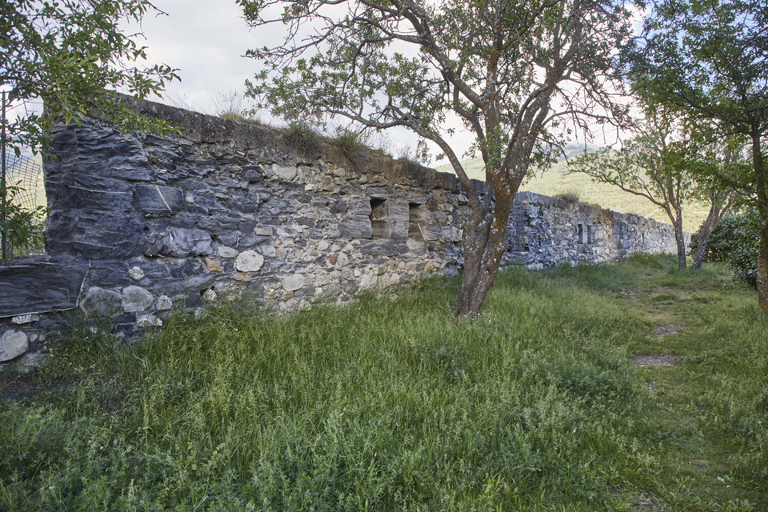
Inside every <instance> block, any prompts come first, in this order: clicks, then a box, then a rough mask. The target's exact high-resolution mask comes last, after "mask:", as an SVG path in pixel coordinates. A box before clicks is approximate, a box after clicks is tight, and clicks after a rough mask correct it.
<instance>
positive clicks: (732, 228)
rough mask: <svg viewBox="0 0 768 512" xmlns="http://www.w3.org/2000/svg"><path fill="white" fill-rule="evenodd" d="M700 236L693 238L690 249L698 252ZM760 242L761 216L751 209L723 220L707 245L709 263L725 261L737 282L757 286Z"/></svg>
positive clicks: (727, 216)
mask: <svg viewBox="0 0 768 512" xmlns="http://www.w3.org/2000/svg"><path fill="white" fill-rule="evenodd" d="M697 238H698V237H696V236H695V235H694V236H693V237H691V245H690V247H691V250H692V251H694V252H695V251H696V247H697V242H698V240H697ZM759 241H760V216H759V214H758V213H757V210H756V209H754V208H752V209H749V210H746V211H744V212H742V213H739V214H730V215H726V216H725V217H723V220H721V221H720V223H719V224H718V225H717V227H716V228H715V230H714V231H713V232H712V235H710V238H709V242H708V243H707V256H706V260H707V261H725V262H727V263H728V265H729V266H730V267H731V269H733V272H734V276H735V277H736V279H737V280H739V281H741V282H743V283H745V284H747V285H749V286H751V287H753V288H754V287H755V286H757V280H756V276H757V268H756V266H757V248H758V242H759Z"/></svg>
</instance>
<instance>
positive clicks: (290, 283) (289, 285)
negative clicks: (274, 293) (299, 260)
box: [282, 274, 304, 292]
mask: <svg viewBox="0 0 768 512" xmlns="http://www.w3.org/2000/svg"><path fill="white" fill-rule="evenodd" d="M282 285H283V289H284V290H286V291H289V292H294V291H296V290H300V289H301V288H303V287H304V276H302V275H299V274H296V275H292V276H286V277H284V278H283V279H282Z"/></svg>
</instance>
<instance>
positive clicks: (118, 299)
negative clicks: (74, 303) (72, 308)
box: [80, 286, 123, 318]
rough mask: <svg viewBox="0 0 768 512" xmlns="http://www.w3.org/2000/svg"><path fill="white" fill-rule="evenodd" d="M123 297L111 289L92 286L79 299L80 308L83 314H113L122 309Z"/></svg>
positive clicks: (105, 315)
mask: <svg viewBox="0 0 768 512" xmlns="http://www.w3.org/2000/svg"><path fill="white" fill-rule="evenodd" d="M122 306H123V297H122V295H120V294H119V293H117V292H113V291H112V290H105V289H104V288H100V287H98V286H92V287H91V288H89V289H88V291H87V292H85V295H84V296H83V298H82V299H81V300H80V309H82V310H83V312H84V313H85V316H87V317H95V318H103V317H110V316H114V315H116V314H118V313H120V312H121V311H122Z"/></svg>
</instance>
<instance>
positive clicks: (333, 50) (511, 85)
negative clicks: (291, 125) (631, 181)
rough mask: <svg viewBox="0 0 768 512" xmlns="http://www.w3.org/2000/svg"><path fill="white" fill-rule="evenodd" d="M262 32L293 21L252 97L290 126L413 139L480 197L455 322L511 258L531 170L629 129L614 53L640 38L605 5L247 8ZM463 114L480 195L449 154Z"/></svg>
mask: <svg viewBox="0 0 768 512" xmlns="http://www.w3.org/2000/svg"><path fill="white" fill-rule="evenodd" d="M238 3H239V4H240V5H241V6H242V7H243V11H244V14H245V18H246V20H247V21H248V22H249V23H250V24H251V26H254V27H261V26H264V25H267V24H270V23H282V24H284V25H285V27H286V34H287V35H286V39H285V41H284V42H282V43H281V44H279V45H275V46H271V47H270V46H265V47H262V48H259V49H254V50H251V51H249V52H248V55H250V56H251V57H254V58H256V59H259V60H261V61H263V62H264V64H265V65H266V68H265V71H264V72H263V73H261V74H260V75H258V76H257V77H256V79H257V80H256V81H254V82H252V83H249V85H248V87H249V93H250V94H251V95H252V96H254V97H256V98H259V99H260V100H261V101H262V102H263V105H264V106H266V105H269V106H271V107H272V110H273V113H275V114H279V115H283V116H284V117H286V118H306V117H309V118H314V119H318V120H322V119H324V117H325V116H343V117H345V118H348V119H351V120H353V121H355V122H357V123H359V124H360V125H362V126H364V127H368V128H373V129H387V128H391V127H395V126H402V127H406V128H409V129H410V130H412V131H413V132H415V133H416V134H418V135H419V136H420V137H421V138H423V139H425V140H430V141H432V142H434V143H435V144H436V145H437V146H438V147H439V148H440V150H441V151H442V153H443V154H444V155H445V157H447V159H448V161H449V162H450V163H451V165H452V167H453V169H454V170H455V172H456V174H457V175H458V177H459V181H460V182H461V186H462V189H463V191H464V193H465V194H466V195H467V197H468V199H469V204H470V206H471V208H472V214H471V215H470V218H469V219H468V220H467V222H466V224H465V227H464V239H463V246H464V258H465V261H464V273H463V278H462V288H461V292H460V294H459V299H458V302H457V304H456V307H455V308H454V310H453V315H454V317H456V316H465V315H469V316H474V315H475V314H477V312H478V311H479V309H480V306H481V305H482V303H483V301H484V299H485V296H486V294H487V292H488V290H489V289H490V286H491V284H492V283H493V280H494V279H495V276H496V274H497V271H498V268H499V264H500V263H501V259H502V256H503V254H504V252H505V250H506V244H505V238H504V235H505V230H506V226H507V221H508V217H509V212H510V209H511V205H512V200H513V198H514V195H515V193H516V192H517V190H518V188H519V186H520V183H521V182H522V180H523V178H524V177H525V175H526V173H527V171H528V167H529V165H530V163H531V160H532V159H544V160H546V159H547V158H548V157H550V156H551V154H552V151H554V150H555V149H556V148H557V146H558V145H559V144H561V143H563V141H565V140H566V139H567V138H568V136H569V130H570V129H573V128H577V129H583V130H588V128H589V123H590V120H594V119H598V120H600V121H603V122H604V121H613V120H616V119H621V118H622V117H623V116H624V115H625V114H626V110H625V108H624V107H623V106H621V105H619V104H617V103H616V102H615V101H614V98H613V96H612V94H613V93H614V92H615V90H616V89H614V88H613V87H615V88H619V89H620V88H621V84H620V83H618V82H617V81H615V80H614V74H613V72H614V54H615V49H616V48H617V47H620V46H621V45H623V44H624V43H625V42H626V40H627V39H628V37H629V35H630V26H629V23H628V20H629V18H630V16H629V13H628V12H627V10H625V9H624V7H623V5H622V4H621V3H617V2H612V1H606V0H513V1H505V2H498V1H489V0H471V1H466V0H447V1H445V2H428V1H424V0H357V1H339V0H287V1H278V0H238ZM451 115H455V116H457V117H458V118H459V119H460V120H461V122H462V123H463V125H464V127H465V128H466V129H467V130H468V131H469V132H470V133H471V134H472V137H473V138H474V146H473V149H474V150H477V151H479V152H480V153H481V155H482V158H483V161H484V163H485V173H486V190H487V192H486V194H485V196H484V197H480V196H479V195H478V194H477V192H476V188H475V186H474V185H473V183H472V182H471V181H470V179H469V178H468V177H467V175H466V173H465V172H464V169H463V167H462V165H461V163H460V159H459V157H460V155H457V154H456V152H455V150H454V148H452V147H451V145H450V144H449V142H448V135H450V134H451V133H452V132H451V129H452V127H451V124H450V123H449V121H450V117H449V116H451Z"/></svg>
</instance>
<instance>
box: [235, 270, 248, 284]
mask: <svg viewBox="0 0 768 512" xmlns="http://www.w3.org/2000/svg"><path fill="white" fill-rule="evenodd" d="M232 279H234V280H235V281H239V282H241V283H248V282H250V281H251V276H250V275H248V274H246V273H244V272H235V273H234V274H232Z"/></svg>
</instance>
